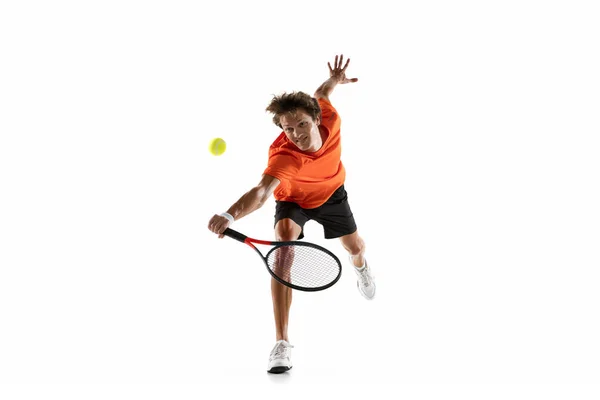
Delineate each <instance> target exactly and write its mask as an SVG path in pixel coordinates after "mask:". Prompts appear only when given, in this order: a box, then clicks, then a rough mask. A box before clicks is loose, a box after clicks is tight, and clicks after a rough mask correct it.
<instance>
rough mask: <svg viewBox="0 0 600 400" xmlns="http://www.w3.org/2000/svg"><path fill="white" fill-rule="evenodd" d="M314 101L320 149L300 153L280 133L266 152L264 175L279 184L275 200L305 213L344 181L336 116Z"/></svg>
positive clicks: (330, 108) (328, 107) (327, 105)
mask: <svg viewBox="0 0 600 400" xmlns="http://www.w3.org/2000/svg"><path fill="white" fill-rule="evenodd" d="M318 101H319V106H320V107H321V125H319V130H320V131H321V132H322V133H325V134H326V139H325V141H324V142H323V146H322V147H321V148H320V149H319V150H318V151H317V152H314V153H310V152H306V151H302V150H300V149H299V148H298V147H296V145H295V144H294V143H292V142H290V141H289V140H288V138H287V136H286V135H285V132H281V134H280V135H279V136H278V137H277V139H275V141H274V142H273V144H271V147H270V148H269V162H268V165H267V168H266V169H265V171H264V173H265V174H267V175H271V176H274V177H275V178H277V179H279V180H280V181H281V183H280V184H279V185H278V186H277V188H276V189H275V191H274V192H273V195H274V196H275V199H276V200H279V201H291V202H294V203H296V204H298V205H299V206H300V207H302V208H307V209H310V208H316V207H319V206H320V205H322V204H323V203H325V202H326V201H327V199H329V197H331V195H332V194H333V192H335V191H336V189H337V188H339V187H340V186H342V185H343V184H344V180H345V179H346V170H345V169H344V166H343V165H342V161H341V154H342V146H341V137H340V125H341V119H340V116H339V115H338V113H337V111H336V109H335V108H334V107H333V106H332V105H331V103H330V102H329V101H327V100H325V99H318Z"/></svg>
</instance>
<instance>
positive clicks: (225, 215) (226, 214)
mask: <svg viewBox="0 0 600 400" xmlns="http://www.w3.org/2000/svg"><path fill="white" fill-rule="evenodd" d="M219 216H220V217H225V218H227V219H228V220H229V225H231V224H233V221H234V220H233V215H231V214H229V213H226V212H224V213H222V214H220V215H219Z"/></svg>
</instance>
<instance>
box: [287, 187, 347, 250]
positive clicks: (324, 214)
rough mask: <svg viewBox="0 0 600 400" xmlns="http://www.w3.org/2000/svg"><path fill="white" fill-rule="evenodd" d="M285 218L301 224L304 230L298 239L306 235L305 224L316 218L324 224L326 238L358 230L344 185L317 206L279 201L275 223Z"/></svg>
mask: <svg viewBox="0 0 600 400" xmlns="http://www.w3.org/2000/svg"><path fill="white" fill-rule="evenodd" d="M284 218H290V219H291V220H292V221H294V222H295V223H297V224H298V225H300V228H302V231H301V232H300V236H299V237H298V239H302V238H303V237H304V224H305V223H306V222H307V221H310V220H311V219H312V220H315V221H316V222H318V223H319V224H321V225H323V230H324V232H325V239H334V238H338V237H340V236H344V235H349V234H351V233H354V232H356V222H355V221H354V216H353V215H352V211H351V210H350V204H348V193H346V189H344V185H342V186H340V187H339V188H338V189H337V190H336V191H335V192H334V193H333V194H332V195H331V197H330V198H329V199H328V200H327V201H326V202H325V203H324V204H323V205H321V206H319V207H317V208H310V209H306V208H302V207H300V206H299V205H298V204H296V203H293V202H291V201H277V206H276V207H275V225H277V222H278V221H279V220H281V219H284Z"/></svg>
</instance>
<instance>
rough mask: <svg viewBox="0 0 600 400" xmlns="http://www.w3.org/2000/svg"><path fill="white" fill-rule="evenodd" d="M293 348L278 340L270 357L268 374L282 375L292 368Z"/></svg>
mask: <svg viewBox="0 0 600 400" xmlns="http://www.w3.org/2000/svg"><path fill="white" fill-rule="evenodd" d="M293 347H294V346H292V345H291V344H289V343H288V342H286V341H285V340H278V341H277V343H275V347H273V350H271V354H270V355H269V367H268V369H267V372H270V373H272V374H281V373H282V372H285V371H288V370H290V369H291V368H292V348H293Z"/></svg>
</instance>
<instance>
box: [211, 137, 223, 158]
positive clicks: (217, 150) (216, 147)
mask: <svg viewBox="0 0 600 400" xmlns="http://www.w3.org/2000/svg"><path fill="white" fill-rule="evenodd" d="M226 148H227V144H226V143H225V141H224V140H223V139H221V138H214V139H213V140H211V141H210V144H209V145H208V151H210V153H211V154H212V155H213V156H220V155H221V154H223V153H225V149H226Z"/></svg>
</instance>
